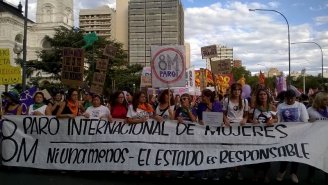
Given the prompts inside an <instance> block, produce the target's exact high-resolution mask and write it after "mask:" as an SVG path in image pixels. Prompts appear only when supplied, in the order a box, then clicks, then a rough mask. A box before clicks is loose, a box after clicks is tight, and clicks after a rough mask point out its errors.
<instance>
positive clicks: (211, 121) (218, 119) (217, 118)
mask: <svg viewBox="0 0 328 185" xmlns="http://www.w3.org/2000/svg"><path fill="white" fill-rule="evenodd" d="M203 121H204V123H205V124H206V125H212V126H220V125H222V124H223V113H222V112H206V111H204V112H203Z"/></svg>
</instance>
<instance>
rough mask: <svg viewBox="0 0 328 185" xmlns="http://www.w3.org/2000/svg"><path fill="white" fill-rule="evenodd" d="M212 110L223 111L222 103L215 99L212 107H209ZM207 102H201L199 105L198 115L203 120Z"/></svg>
mask: <svg viewBox="0 0 328 185" xmlns="http://www.w3.org/2000/svg"><path fill="white" fill-rule="evenodd" d="M209 108H210V111H211V112H223V110H222V104H221V102H219V101H214V102H213V103H212V107H209ZM206 109H207V104H206V103H203V102H202V103H200V104H198V107H197V116H198V119H199V120H203V112H204V111H206Z"/></svg>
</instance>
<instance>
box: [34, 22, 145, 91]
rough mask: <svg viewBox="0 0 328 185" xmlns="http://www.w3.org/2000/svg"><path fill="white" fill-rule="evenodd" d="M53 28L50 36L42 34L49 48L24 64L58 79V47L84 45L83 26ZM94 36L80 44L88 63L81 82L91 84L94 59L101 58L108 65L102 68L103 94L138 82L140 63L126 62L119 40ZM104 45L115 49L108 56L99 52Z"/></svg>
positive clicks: (60, 59) (59, 65) (59, 49)
mask: <svg viewBox="0 0 328 185" xmlns="http://www.w3.org/2000/svg"><path fill="white" fill-rule="evenodd" d="M55 31H56V33H55V35H54V37H53V38H50V37H46V38H45V39H46V40H47V41H48V42H49V43H50V45H51V48H47V49H44V50H42V51H40V52H38V57H39V59H40V60H38V61H30V62H29V64H28V65H30V66H33V67H34V68H35V69H36V70H42V71H44V72H47V73H49V74H51V76H52V77H53V79H55V80H60V78H61V61H62V49H63V48H64V47H71V48H82V47H83V46H85V45H86V42H85V39H84V35H83V30H81V29H79V28H75V27H73V28H71V29H68V28H65V27H60V28H56V29H55ZM97 38H98V39H91V40H92V42H93V44H92V46H90V45H89V47H85V48H84V50H85V52H84V57H85V64H86V66H88V68H87V69H86V70H85V74H84V75H85V86H89V87H90V86H91V83H92V79H93V74H94V72H96V61H97V59H101V58H103V59H106V60H108V62H109V65H108V68H107V69H106V74H107V75H106V82H105V85H104V90H105V93H106V94H109V93H111V92H112V91H113V90H116V89H120V90H122V89H127V88H128V89H132V87H133V84H136V85H137V86H139V84H140V71H141V69H142V67H141V66H140V65H133V66H128V60H127V52H126V51H124V50H123V47H122V46H123V44H121V43H118V42H115V41H113V40H107V39H106V38H104V37H101V36H99V37H97ZM89 40H90V39H89ZM89 44H90V43H89ZM106 45H112V46H113V47H115V48H116V53H115V54H114V56H113V57H110V58H108V57H106V56H103V50H104V48H105V47H106ZM39 80H40V79H35V80H34V83H36V84H38V81H39ZM52 85H53V84H52ZM55 86H56V85H55ZM59 86H61V85H59Z"/></svg>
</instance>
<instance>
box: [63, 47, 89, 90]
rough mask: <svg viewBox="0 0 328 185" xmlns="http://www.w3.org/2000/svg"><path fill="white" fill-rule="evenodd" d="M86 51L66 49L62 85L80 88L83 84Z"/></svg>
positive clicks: (64, 51) (64, 50)
mask: <svg viewBox="0 0 328 185" xmlns="http://www.w3.org/2000/svg"><path fill="white" fill-rule="evenodd" d="M83 72H84V51H83V49H81V48H64V49H63V63H62V83H63V84H65V85H68V86H75V87H76V86H79V85H80V84H82V83H83Z"/></svg>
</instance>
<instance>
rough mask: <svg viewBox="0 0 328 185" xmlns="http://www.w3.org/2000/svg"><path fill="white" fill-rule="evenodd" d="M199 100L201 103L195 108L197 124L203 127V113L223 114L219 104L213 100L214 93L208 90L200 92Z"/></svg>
mask: <svg viewBox="0 0 328 185" xmlns="http://www.w3.org/2000/svg"><path fill="white" fill-rule="evenodd" d="M201 99H202V100H201V102H200V103H199V104H198V106H197V117H198V121H199V123H200V124H201V125H204V122H203V112H223V110H222V104H221V102H219V101H217V100H215V92H213V91H211V90H210V89H204V90H203V91H202V96H201ZM221 121H222V120H221ZM218 126H219V125H218Z"/></svg>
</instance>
